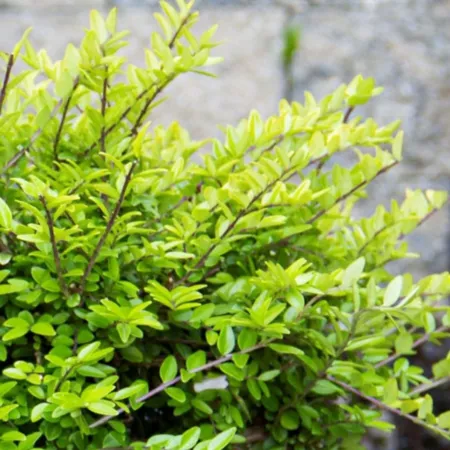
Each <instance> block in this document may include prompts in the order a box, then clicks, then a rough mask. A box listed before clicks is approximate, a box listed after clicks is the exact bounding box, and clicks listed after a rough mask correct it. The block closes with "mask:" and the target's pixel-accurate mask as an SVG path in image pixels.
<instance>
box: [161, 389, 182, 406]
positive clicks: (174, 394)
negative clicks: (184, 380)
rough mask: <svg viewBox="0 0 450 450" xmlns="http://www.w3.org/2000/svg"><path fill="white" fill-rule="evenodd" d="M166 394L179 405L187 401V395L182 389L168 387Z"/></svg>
mask: <svg viewBox="0 0 450 450" xmlns="http://www.w3.org/2000/svg"><path fill="white" fill-rule="evenodd" d="M164 392H165V393H166V394H167V395H168V396H169V397H171V398H173V399H174V400H176V401H177V402H179V403H184V402H185V401H186V394H185V393H184V391H183V390H181V389H180V388H176V387H168V388H167V389H166V390H165V391H164Z"/></svg>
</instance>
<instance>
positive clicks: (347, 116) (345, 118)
mask: <svg viewBox="0 0 450 450" xmlns="http://www.w3.org/2000/svg"><path fill="white" fill-rule="evenodd" d="M354 109H355V107H354V106H350V107H349V108H348V109H347V111H346V113H345V116H344V123H347V122H348V119H350V115H351V113H352V112H353V110H354Z"/></svg>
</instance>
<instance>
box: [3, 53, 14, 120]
mask: <svg viewBox="0 0 450 450" xmlns="http://www.w3.org/2000/svg"><path fill="white" fill-rule="evenodd" d="M13 65H14V54H13V53H11V54H10V55H9V58H8V64H7V66H6V72H5V76H4V78H3V84H2V90H1V91H0V114H1V113H2V109H3V103H4V101H5V98H6V89H7V87H8V83H9V77H10V76H11V71H12V68H13Z"/></svg>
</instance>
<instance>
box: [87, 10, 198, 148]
mask: <svg viewBox="0 0 450 450" xmlns="http://www.w3.org/2000/svg"><path fill="white" fill-rule="evenodd" d="M191 16H192V13H189V14H188V15H187V16H186V17H185V18H184V19H183V21H182V22H181V23H180V26H179V27H178V29H177V30H176V32H175V33H174V35H173V37H172V39H171V40H170V42H169V48H173V46H174V45H175V41H176V39H177V37H178V36H179V34H180V32H181V30H182V29H183V27H184V25H185V24H186V23H187V21H188V20H189V18H190V17H191ZM170 81H171V80H168V81H167V82H166V84H164V85H162V86H160V87H157V86H158V85H157V83H156V82H155V83H152V84H151V85H150V86H149V87H147V88H145V89H144V90H143V91H142V92H141V93H140V94H139V95H138V96H137V97H136V98H135V99H134V102H133V104H132V105H130V106H128V107H127V108H125V110H124V111H123V113H122V114H121V115H120V117H119V119H118V120H116V121H115V122H114V123H113V124H111V125H110V126H109V127H108V128H106V129H105V130H103V131H102V135H101V137H100V142H101V140H102V139H105V138H106V137H107V136H108V135H109V134H110V133H111V132H112V131H114V130H115V129H116V127H117V126H119V125H120V123H121V122H122V121H123V120H124V119H125V118H126V117H127V116H128V114H129V113H130V111H131V110H132V109H133V107H134V106H136V105H137V104H138V103H139V101H140V100H142V99H143V98H144V97H145V96H146V95H148V94H149V93H150V92H151V90H152V89H153V88H155V87H157V89H156V91H155V93H154V94H153V95H152V96H151V100H150V102H149V100H147V101H146V102H145V105H144V108H143V109H142V111H141V114H140V115H139V119H140V117H141V115H142V116H144V115H145V112H146V111H147V109H148V108H149V106H150V104H151V103H152V102H153V100H154V99H155V98H156V96H157V95H158V94H159V93H160V92H161V91H162V90H163V89H164V87H166V85H167V84H168V83H169V82H170ZM135 128H136V125H135V126H134V127H133V129H132V131H131V135H133V134H135ZM96 145H97V141H96V142H94V143H93V144H92V145H91V146H90V147H89V148H88V149H87V150H86V151H85V152H84V154H83V155H84V156H86V155H87V154H88V153H90V152H91V151H92V150H93V149H94V148H95V146H96Z"/></svg>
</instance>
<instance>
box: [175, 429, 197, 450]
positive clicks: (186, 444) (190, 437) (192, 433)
mask: <svg viewBox="0 0 450 450" xmlns="http://www.w3.org/2000/svg"><path fill="white" fill-rule="evenodd" d="M199 438H200V428H199V427H193V428H190V429H189V430H187V431H185V432H184V433H183V434H182V435H181V442H180V447H179V450H189V449H191V448H193V447H194V446H195V444H197V442H198V440H199Z"/></svg>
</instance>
